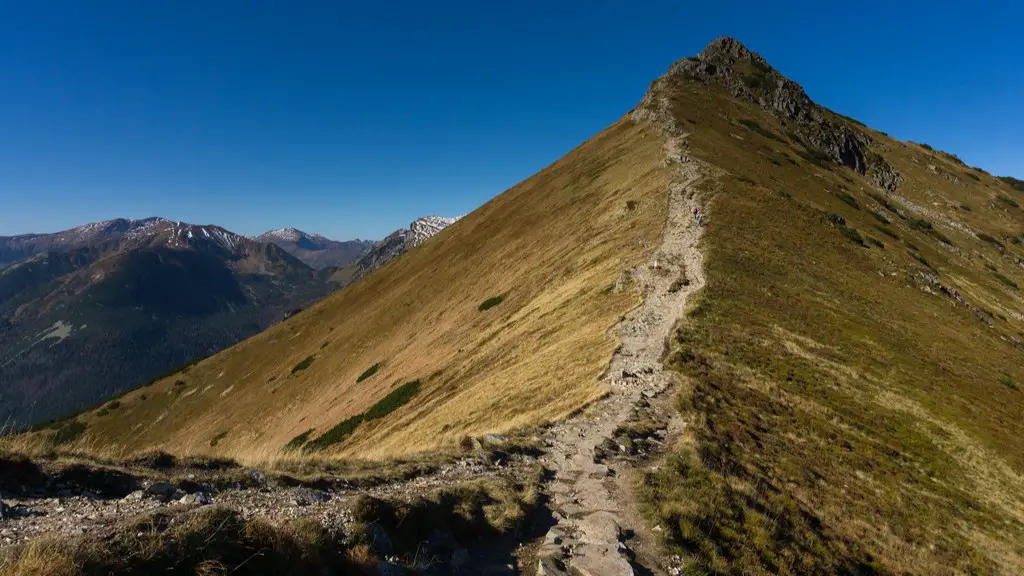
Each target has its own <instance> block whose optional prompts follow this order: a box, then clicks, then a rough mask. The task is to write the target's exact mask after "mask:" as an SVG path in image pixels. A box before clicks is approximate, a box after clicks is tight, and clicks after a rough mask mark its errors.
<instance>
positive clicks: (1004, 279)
mask: <svg viewBox="0 0 1024 576" xmlns="http://www.w3.org/2000/svg"><path fill="white" fill-rule="evenodd" d="M996 279H998V280H999V281H1000V282H1002V283H1003V284H1005V285H1007V286H1009V287H1010V288H1017V283H1016V282H1014V281H1013V280H1010V279H1009V278H1007V277H1006V276H1003V275H1002V274H1000V273H998V272H996Z"/></svg>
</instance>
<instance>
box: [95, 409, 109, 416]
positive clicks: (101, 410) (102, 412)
mask: <svg viewBox="0 0 1024 576" xmlns="http://www.w3.org/2000/svg"><path fill="white" fill-rule="evenodd" d="M107 414H110V411H108V410H107V409H106V408H105V407H104V408H100V409H99V411H98V412H96V415H97V416H99V417H101V418H102V417H103V416H106V415H107Z"/></svg>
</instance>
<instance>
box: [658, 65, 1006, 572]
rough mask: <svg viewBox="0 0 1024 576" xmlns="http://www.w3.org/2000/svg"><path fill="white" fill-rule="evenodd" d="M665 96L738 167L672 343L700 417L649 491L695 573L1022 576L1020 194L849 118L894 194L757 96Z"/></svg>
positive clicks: (713, 211)
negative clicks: (836, 160)
mask: <svg viewBox="0 0 1024 576" xmlns="http://www.w3.org/2000/svg"><path fill="white" fill-rule="evenodd" d="M666 90H667V92H666V94H667V97H668V98H669V100H670V102H671V106H672V110H673V113H674V115H675V116H676V118H677V121H678V123H679V125H680V126H681V128H682V129H683V130H684V131H686V132H689V133H691V137H690V138H689V151H690V153H691V154H692V155H693V156H695V157H697V158H700V159H703V160H705V161H707V162H708V163H711V164H713V165H715V166H716V167H717V168H719V169H720V170H721V175H720V177H718V178H717V179H716V180H715V181H713V182H709V183H707V185H706V186H705V187H704V198H705V202H706V211H707V213H708V218H707V223H708V224H707V227H706V234H705V236H704V240H703V248H704V250H705V260H704V262H705V274H706V278H707V285H706V287H705V290H704V292H703V293H702V295H701V296H700V297H699V298H698V300H699V301H698V302H695V303H693V305H694V309H693V311H692V315H691V316H690V317H689V318H688V319H687V320H686V321H685V322H684V324H683V326H682V328H681V329H680V331H679V332H678V335H677V338H676V341H675V342H674V345H673V347H674V352H673V353H672V354H671V355H670V359H669V363H670V365H672V366H673V367H674V368H676V369H678V370H679V371H680V372H681V373H682V374H684V375H686V376H687V377H688V378H687V382H688V384H687V387H686V391H685V393H684V394H683V396H682V409H683V413H684V414H685V415H686V416H687V417H688V420H689V422H690V426H689V427H688V433H687V437H686V439H685V441H684V443H683V444H682V446H681V447H680V448H679V450H678V451H677V452H676V453H675V454H673V455H672V456H671V457H670V458H669V459H668V461H667V462H666V463H665V464H664V465H662V466H661V467H660V468H659V469H658V471H657V472H653V473H650V474H648V475H647V477H646V479H645V482H644V484H643V485H642V486H641V487H640V492H641V494H642V497H643V500H644V501H645V503H646V504H645V506H646V507H647V510H648V511H649V512H650V513H651V514H652V515H653V516H654V517H655V519H654V522H655V523H658V524H661V525H662V526H663V527H664V529H665V531H664V534H665V539H666V541H667V543H668V544H669V545H670V547H671V548H672V549H673V550H674V551H675V552H677V553H680V554H682V555H683V556H684V557H686V558H687V559H688V561H689V562H691V563H692V566H691V567H692V572H688V573H693V574H780V573H782V574H837V573H841V574H852V573H855V574H873V573H882V574H885V573H899V574H903V573H911V574H952V573H972V574H993V573H1002V574H1021V573H1024V561H1022V558H1024V480H1022V474H1024V347H1022V346H1021V345H1020V344H1019V341H1020V340H1024V333H1022V331H1024V292H1022V289H1024V245H1022V241H1024V212H1022V209H1021V208H1020V206H1019V205H1020V204H1024V194H1022V193H1021V192H1020V191H1019V190H1014V189H1013V188H1012V186H1011V185H1010V184H1008V183H1006V182H1003V181H1000V180H999V179H997V178H994V177H993V176H991V175H989V174H987V173H985V172H984V171H982V170H979V169H976V168H972V167H969V166H966V165H964V164H963V163H961V162H959V161H958V160H957V159H956V158H955V157H953V156H950V155H948V154H945V153H941V152H938V151H935V150H932V149H930V148H929V147H927V146H922V145H918V144H914V143H909V142H900V141H896V140H893V139H891V138H888V137H887V136H885V135H884V134H882V133H880V132H877V131H873V130H870V129H868V128H866V127H862V126H858V125H857V124H856V123H855V122H853V121H850V120H844V119H840V118H836V120H837V121H838V122H844V123H845V125H846V126H847V127H848V128H849V129H851V130H860V131H864V132H865V133H867V134H869V135H870V136H871V137H872V138H873V139H874V144H873V145H872V150H873V151H874V152H875V153H878V154H881V155H882V156H883V157H884V158H885V159H886V160H887V161H888V162H889V163H890V164H892V165H893V166H894V167H895V168H896V169H897V170H898V171H899V172H900V173H901V175H902V177H903V182H902V184H900V185H899V187H898V189H897V190H896V192H894V193H889V192H886V191H884V190H881V189H878V188H876V187H875V186H873V185H872V183H871V182H870V180H869V179H868V178H866V177H863V176H860V175H858V174H857V173H856V172H854V171H853V170H850V169H847V168H843V167H840V166H836V165H834V164H832V163H830V162H827V161H825V162H822V161H820V159H816V158H814V155H813V153H810V152H809V151H808V150H807V149H805V148H804V147H803V146H802V145H801V144H800V143H799V139H798V138H797V137H796V136H795V135H794V134H792V132H791V129H790V128H789V127H787V126H786V125H785V124H783V123H781V122H780V121H779V120H778V119H776V118H774V117H773V116H771V115H770V114H768V113H767V112H765V111H763V110H762V109H761V108H760V107H759V106H757V105H756V104H754V103H752V102H748V101H741V100H738V99H736V98H733V97H731V96H729V95H728V94H726V93H724V92H723V91H721V90H720V89H718V88H715V87H712V86H703V85H698V84H695V83H685V82H678V83H676V84H673V85H671V86H667V87H666ZM834 118H835V117H834ZM843 221H845V224H841V222H843Z"/></svg>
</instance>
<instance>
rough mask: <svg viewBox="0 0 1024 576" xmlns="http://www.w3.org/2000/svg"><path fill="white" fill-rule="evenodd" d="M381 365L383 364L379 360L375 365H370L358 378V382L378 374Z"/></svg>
mask: <svg viewBox="0 0 1024 576" xmlns="http://www.w3.org/2000/svg"><path fill="white" fill-rule="evenodd" d="M380 366H381V363H380V362H377V363H375V364H374V365H373V366H370V367H369V368H367V369H366V370H364V371H363V373H362V374H360V375H359V377H358V378H356V383H357V384H358V383H359V382H362V381H363V380H366V379H367V378H369V377H370V376H373V375H374V374H376V373H377V371H378V370H380Z"/></svg>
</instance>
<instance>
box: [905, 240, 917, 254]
mask: <svg viewBox="0 0 1024 576" xmlns="http://www.w3.org/2000/svg"><path fill="white" fill-rule="evenodd" d="M903 243H904V244H906V245H907V248H910V249H911V250H914V251H915V252H920V251H921V249H920V248H918V247H917V245H916V244H914V243H913V242H911V241H910V240H904V241H903Z"/></svg>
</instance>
